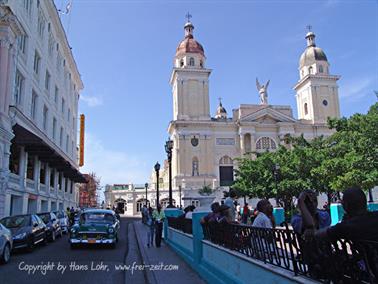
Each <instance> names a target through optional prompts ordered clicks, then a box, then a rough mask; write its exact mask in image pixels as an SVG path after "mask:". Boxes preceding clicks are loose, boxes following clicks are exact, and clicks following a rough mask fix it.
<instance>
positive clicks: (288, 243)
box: [203, 222, 378, 283]
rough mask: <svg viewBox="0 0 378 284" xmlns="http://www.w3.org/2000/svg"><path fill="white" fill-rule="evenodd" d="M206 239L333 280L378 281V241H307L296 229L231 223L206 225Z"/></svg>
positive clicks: (300, 271) (278, 264)
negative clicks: (295, 231)
mask: <svg viewBox="0 0 378 284" xmlns="http://www.w3.org/2000/svg"><path fill="white" fill-rule="evenodd" d="M203 232H204V238H205V239H206V240H208V241H211V242H212V243H214V244H217V245H220V246H223V247H225V248H228V249H231V250H234V251H237V252H239V253H242V254H244V255H246V256H248V257H251V258H254V259H257V260H261V261H263V262H264V263H269V264H272V265H275V266H278V267H281V268H284V269H287V270H290V271H292V272H293V273H294V274H295V275H303V276H307V277H311V278H313V279H316V280H319V281H324V282H330V281H331V282H333V283H377V278H376V276H377V272H378V243H376V242H368V241H360V242H352V241H347V240H338V241H335V242H329V241H317V240H315V239H312V240H310V241H304V240H303V239H302V238H301V237H300V236H298V235H297V234H296V233H294V231H293V230H291V229H289V228H288V227H287V226H286V229H265V228H255V227H251V226H247V225H239V224H228V223H217V222H213V223H207V224H204V225H203Z"/></svg>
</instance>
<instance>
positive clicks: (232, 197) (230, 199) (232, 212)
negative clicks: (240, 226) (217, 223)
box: [224, 190, 237, 221]
mask: <svg viewBox="0 0 378 284" xmlns="http://www.w3.org/2000/svg"><path fill="white" fill-rule="evenodd" d="M236 199H237V196H236V193H235V191H233V190H230V195H229V196H228V197H227V198H226V199H225V200H224V204H225V205H227V206H228V207H230V209H229V210H230V215H231V219H232V221H235V215H236V214H235V204H234V202H235V200H236Z"/></svg>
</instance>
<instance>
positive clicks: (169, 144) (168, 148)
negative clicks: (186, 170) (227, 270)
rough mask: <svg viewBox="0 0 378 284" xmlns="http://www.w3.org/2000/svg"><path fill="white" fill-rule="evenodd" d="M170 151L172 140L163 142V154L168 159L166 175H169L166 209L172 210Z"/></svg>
mask: <svg viewBox="0 0 378 284" xmlns="http://www.w3.org/2000/svg"><path fill="white" fill-rule="evenodd" d="M172 149H173V140H171V139H168V140H167V141H166V142H165V152H166V153H167V157H168V173H169V205H168V206H167V208H174V206H173V202H172Z"/></svg>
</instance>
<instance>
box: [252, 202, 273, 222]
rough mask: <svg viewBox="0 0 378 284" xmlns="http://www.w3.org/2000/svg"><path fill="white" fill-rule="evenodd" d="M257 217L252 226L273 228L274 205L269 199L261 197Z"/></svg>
mask: <svg viewBox="0 0 378 284" xmlns="http://www.w3.org/2000/svg"><path fill="white" fill-rule="evenodd" d="M256 208H257V211H259V213H258V214H257V217H256V218H255V220H254V221H253V224H252V227H259V228H270V229H271V228H273V222H272V218H271V216H272V213H273V206H272V204H270V202H269V200H268V199H261V200H260V201H259V202H258V203H257V206H256Z"/></svg>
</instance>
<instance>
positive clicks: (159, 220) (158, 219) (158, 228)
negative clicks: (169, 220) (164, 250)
mask: <svg viewBox="0 0 378 284" xmlns="http://www.w3.org/2000/svg"><path fill="white" fill-rule="evenodd" d="M152 216H153V218H154V221H155V244H156V247H158V248H159V247H160V245H161V237H162V233H163V221H164V219H165V214H164V211H163V210H161V205H160V204H158V205H157V208H156V210H155V211H154V212H153V213H152Z"/></svg>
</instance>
